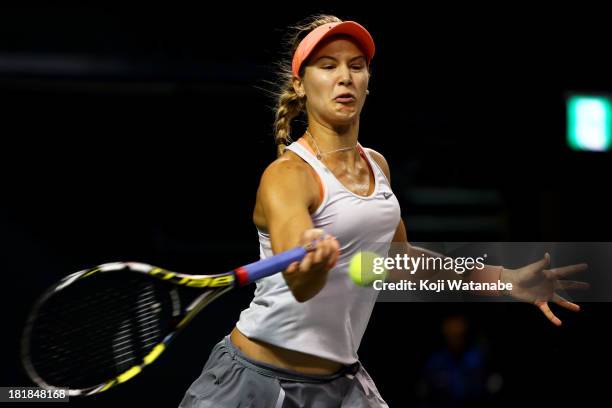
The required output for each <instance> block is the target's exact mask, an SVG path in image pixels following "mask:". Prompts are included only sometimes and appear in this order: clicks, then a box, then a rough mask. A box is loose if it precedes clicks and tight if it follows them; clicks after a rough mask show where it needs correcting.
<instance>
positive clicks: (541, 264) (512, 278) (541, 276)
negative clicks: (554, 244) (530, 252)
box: [502, 253, 590, 326]
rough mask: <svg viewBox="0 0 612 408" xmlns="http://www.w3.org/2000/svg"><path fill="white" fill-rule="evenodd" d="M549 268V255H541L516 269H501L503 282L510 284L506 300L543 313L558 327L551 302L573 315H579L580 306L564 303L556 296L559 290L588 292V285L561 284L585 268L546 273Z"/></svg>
mask: <svg viewBox="0 0 612 408" xmlns="http://www.w3.org/2000/svg"><path fill="white" fill-rule="evenodd" d="M549 265H550V255H549V254H548V253H546V254H544V258H542V259H541V260H539V261H537V262H534V263H532V264H530V265H526V266H523V267H522V268H519V269H504V270H503V272H502V281H504V282H506V283H512V291H510V292H507V293H508V295H509V296H511V297H513V298H515V299H517V300H520V301H523V302H528V303H533V304H534V305H536V306H537V307H538V308H539V309H540V310H541V311H542V313H544V315H545V316H546V317H547V318H548V320H550V321H551V322H552V323H553V324H555V325H557V326H561V320H560V319H559V318H558V317H557V316H555V314H554V313H553V312H552V311H551V310H550V307H548V302H549V301H552V302H554V303H556V304H557V305H559V306H561V307H564V308H566V309H568V310H571V311H572V312H578V311H579V310H580V306H578V305H577V304H575V303H572V302H570V301H568V300H567V299H564V298H563V297H562V296H561V295H559V294H558V293H556V291H557V290H559V289H588V288H589V287H590V285H589V284H588V283H586V282H579V281H570V280H562V279H561V278H565V277H567V276H568V275H571V274H574V273H577V272H583V271H584V270H586V269H587V264H585V263H582V264H575V265H569V266H563V267H560V268H553V269H547V268H548V266H549Z"/></svg>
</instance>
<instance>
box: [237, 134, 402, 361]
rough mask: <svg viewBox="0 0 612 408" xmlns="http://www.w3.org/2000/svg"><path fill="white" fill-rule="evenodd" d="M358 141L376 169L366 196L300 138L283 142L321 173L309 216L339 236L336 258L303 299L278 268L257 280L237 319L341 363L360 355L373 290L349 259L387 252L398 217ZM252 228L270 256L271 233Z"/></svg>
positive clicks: (279, 341) (247, 328)
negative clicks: (358, 278) (355, 278)
mask: <svg viewBox="0 0 612 408" xmlns="http://www.w3.org/2000/svg"><path fill="white" fill-rule="evenodd" d="M359 148H360V150H361V151H362V152H363V153H364V154H363V156H364V157H367V159H366V160H367V162H368V163H369V165H370V168H371V169H372V171H373V173H374V180H375V187H374V191H373V193H372V194H371V195H370V196H367V197H364V196H359V195H357V194H355V193H352V192H351V191H349V190H348V189H347V188H346V187H344V185H342V183H340V181H338V179H336V177H335V176H334V175H333V173H332V172H331V171H330V170H328V169H327V167H325V166H324V165H323V163H321V162H320V161H319V160H317V158H316V157H314V156H313V154H312V153H310V151H308V150H307V149H306V148H305V147H303V146H302V145H301V144H300V143H292V144H291V145H289V146H287V149H289V150H291V151H292V152H294V153H295V154H297V155H298V156H300V157H301V158H302V159H304V160H305V161H306V162H307V163H308V164H309V165H310V166H311V167H312V168H313V169H314V170H315V171H316V172H317V174H318V175H319V178H320V180H321V182H322V184H323V188H324V194H323V201H322V203H321V205H320V206H319V208H318V209H317V210H316V211H315V212H314V213H313V214H312V215H311V217H312V222H313V224H314V227H315V228H321V229H323V230H324V231H325V232H327V233H329V234H332V235H334V236H336V237H337V239H338V242H339V243H340V257H339V259H338V262H337V263H336V266H335V267H334V268H333V269H332V270H331V271H330V272H329V275H328V279H327V283H326V284H325V286H324V287H323V289H322V290H321V291H320V292H319V293H317V295H315V296H314V297H313V298H311V299H309V300H308V301H306V302H303V303H299V302H298V301H297V300H295V298H294V297H293V294H292V293H291V291H290V290H289V287H288V286H287V284H286V282H285V279H284V277H283V275H282V273H278V274H276V275H273V276H270V277H267V278H264V279H261V280H259V281H258V282H257V286H256V289H255V295H254V298H253V301H252V302H251V304H250V305H249V307H248V308H247V309H245V310H244V311H242V313H241V314H240V319H239V321H238V323H237V327H238V329H239V330H240V331H241V332H242V333H244V334H245V335H246V336H247V337H249V338H251V339H256V340H261V341H264V342H266V343H269V344H273V345H275V346H278V347H283V348H286V349H290V350H295V351H299V352H302V353H307V354H313V355H316V356H319V357H322V358H326V359H328V360H333V361H337V362H339V363H342V364H352V363H354V362H356V361H357V360H358V356H357V349H358V348H359V344H360V343H361V338H362V337H363V334H364V332H365V329H366V327H367V325H368V320H369V319H370V315H371V313H372V309H373V307H374V303H375V302H376V298H377V295H378V291H376V290H375V289H373V288H370V287H360V286H357V285H356V284H355V283H353V282H352V281H351V279H350V278H349V276H348V263H349V262H350V259H351V258H352V256H353V255H354V254H355V253H357V252H359V251H363V250H369V251H374V252H376V253H377V254H379V255H381V256H386V255H387V252H388V250H389V245H390V243H391V240H392V238H393V235H394V233H395V230H396V228H397V225H398V223H399V221H400V208H399V203H398V201H397V199H396V197H395V195H393V193H392V192H391V186H390V185H389V182H388V180H387V178H386V176H385V175H384V173H383V172H382V170H381V169H380V168H379V167H378V165H377V164H376V162H375V161H374V160H372V159H371V157H369V155H368V154H367V153H365V152H364V151H363V150H362V149H361V146H359ZM258 233H259V244H260V256H261V258H262V259H264V258H268V257H270V256H272V255H273V252H272V246H271V243H270V235H269V234H267V233H266V232H263V231H258Z"/></svg>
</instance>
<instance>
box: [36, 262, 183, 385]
mask: <svg viewBox="0 0 612 408" xmlns="http://www.w3.org/2000/svg"><path fill="white" fill-rule="evenodd" d="M126 275H127V274H121V273H101V274H99V275H98V276H94V277H89V278H86V279H82V280H79V281H77V282H74V283H73V284H71V285H69V286H68V287H66V288H64V289H63V290H61V291H59V292H57V293H55V294H53V295H51V297H49V298H48V299H47V300H46V301H45V302H44V303H43V304H42V305H41V306H40V308H39V310H38V314H37V317H36V318H35V320H34V322H33V323H32V326H31V335H30V344H29V350H28V353H29V359H30V362H31V365H32V367H33V368H34V370H35V371H36V373H37V374H38V376H40V378H41V379H43V380H44V381H45V382H46V383H47V384H49V385H54V386H68V385H69V386H70V388H87V387H91V386H95V385H98V384H100V383H103V382H105V381H108V380H110V379H112V378H113V377H114V376H116V375H118V374H121V373H122V372H124V371H125V370H127V369H129V368H130V367H132V366H133V365H135V364H140V363H141V362H142V359H143V358H144V357H145V356H146V355H147V354H148V353H149V352H150V350H151V349H152V348H153V347H154V346H155V345H156V344H158V343H159V342H161V341H162V340H163V337H162V334H163V333H166V332H167V331H168V330H167V327H164V326H165V325H164V323H163V322H164V321H169V320H170V318H171V315H172V314H173V311H175V309H176V305H174V309H173V305H172V301H173V300H174V301H175V302H176V299H174V298H173V297H172V296H171V295H170V290H169V289H168V286H166V285H163V283H162V282H158V281H155V280H152V279H150V278H147V277H146V276H140V275H138V274H129V275H131V276H129V277H127V276H126Z"/></svg>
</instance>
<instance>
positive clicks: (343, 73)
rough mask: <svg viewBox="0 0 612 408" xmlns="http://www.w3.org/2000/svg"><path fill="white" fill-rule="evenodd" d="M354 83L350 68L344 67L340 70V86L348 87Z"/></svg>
mask: <svg viewBox="0 0 612 408" xmlns="http://www.w3.org/2000/svg"><path fill="white" fill-rule="evenodd" d="M352 83H353V78H351V70H350V68H349V67H346V66H344V67H343V68H342V69H341V70H340V83H339V84H340V85H344V86H348V85H351V84H352Z"/></svg>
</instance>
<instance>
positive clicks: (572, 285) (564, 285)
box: [555, 280, 591, 290]
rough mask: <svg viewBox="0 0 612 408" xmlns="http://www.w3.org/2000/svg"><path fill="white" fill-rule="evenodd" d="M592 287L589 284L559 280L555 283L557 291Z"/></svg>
mask: <svg viewBox="0 0 612 408" xmlns="http://www.w3.org/2000/svg"><path fill="white" fill-rule="evenodd" d="M590 287H591V285H590V284H589V283H587V282H579V281H570V280H558V281H556V282H555V290H559V289H589V288H590Z"/></svg>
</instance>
